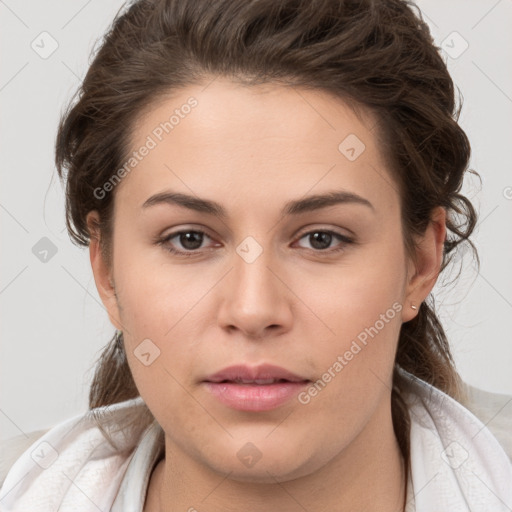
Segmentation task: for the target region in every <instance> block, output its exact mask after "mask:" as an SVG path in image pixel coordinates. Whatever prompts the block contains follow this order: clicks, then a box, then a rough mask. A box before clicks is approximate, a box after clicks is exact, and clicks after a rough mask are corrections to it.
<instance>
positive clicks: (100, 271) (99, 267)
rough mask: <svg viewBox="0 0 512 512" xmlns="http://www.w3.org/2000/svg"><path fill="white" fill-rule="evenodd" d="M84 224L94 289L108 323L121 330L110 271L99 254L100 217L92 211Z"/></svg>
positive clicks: (95, 211)
mask: <svg viewBox="0 0 512 512" xmlns="http://www.w3.org/2000/svg"><path fill="white" fill-rule="evenodd" d="M86 222H87V228H88V230H89V234H90V243H89V257H90V259H91V267H92V272H93V274H94V281H95V283H96V288H97V290H98V293H99V295H100V298H101V301H102V302H103V305H104V306H105V309H106V310H107V313H108V316H109V318H110V321H111V322H112V324H113V325H114V326H115V327H116V328H117V329H120V330H122V325H121V321H120V315H119V305H118V302H117V297H116V293H115V285H114V282H113V276H112V269H110V268H108V266H107V264H106V262H105V260H104V258H103V254H102V252H101V247H100V236H101V232H100V229H99V225H100V224H99V223H100V217H99V214H98V212H97V210H93V211H91V212H89V213H88V214H87V218H86Z"/></svg>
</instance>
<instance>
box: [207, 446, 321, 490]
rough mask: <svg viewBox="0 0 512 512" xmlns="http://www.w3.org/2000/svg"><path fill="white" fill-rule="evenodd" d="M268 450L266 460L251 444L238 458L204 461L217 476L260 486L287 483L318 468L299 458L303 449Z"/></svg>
mask: <svg viewBox="0 0 512 512" xmlns="http://www.w3.org/2000/svg"><path fill="white" fill-rule="evenodd" d="M267 451H268V452H269V455H267V456H266V457H265V455H264V453H261V452H259V453H258V452H257V451H256V449H255V447H254V446H250V445H249V443H248V444H247V445H245V446H244V447H243V448H242V449H241V450H238V452H237V455H236V456H235V457H234V458H228V459H226V458H225V457H219V458H215V459H214V460H204V461H203V463H204V464H205V465H208V466H210V468H211V469H213V470H214V471H215V472H217V473H220V474H222V475H229V479H230V480H235V481H238V482H251V483H259V484H275V483H276V482H287V481H290V480H294V479H296V478H299V477H302V476H306V475H308V474H310V473H312V472H314V471H315V470H317V469H318V467H313V466H314V463H313V461H309V460H303V459H300V460H299V459H298V453H300V450H293V451H292V452H291V453H285V452H283V451H281V452H280V451H279V450H277V449H274V450H269V449H267ZM252 452H253V453H252ZM224 453H225V452H224ZM251 458H252V459H251Z"/></svg>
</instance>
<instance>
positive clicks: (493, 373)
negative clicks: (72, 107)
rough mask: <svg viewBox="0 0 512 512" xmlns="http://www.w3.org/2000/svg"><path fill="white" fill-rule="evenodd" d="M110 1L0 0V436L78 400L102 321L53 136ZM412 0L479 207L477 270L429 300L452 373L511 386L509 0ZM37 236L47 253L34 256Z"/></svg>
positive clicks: (51, 417) (51, 418) (496, 387)
mask: <svg viewBox="0 0 512 512" xmlns="http://www.w3.org/2000/svg"><path fill="white" fill-rule="evenodd" d="M122 3H123V2H121V1H114V0H109V1H106V0H89V1H70V0H65V1H64V0H52V1H44V2H43V1H30V2H29V1H23V2H22V1H21V0H17V1H16V0H5V1H1V0H0V16H1V18H0V19H1V21H0V23H1V26H0V38H1V48H2V66H1V70H0V101H1V109H2V122H1V126H0V130H1V134H0V140H1V141H2V146H1V153H0V154H1V167H0V168H1V180H2V186H1V188H0V223H1V235H2V242H1V243H2V246H1V247H2V250H1V257H2V262H1V266H0V268H1V274H0V307H1V316H2V318H1V324H0V329H1V345H0V365H1V368H0V435H1V437H2V438H5V437H10V436H13V435H17V434H20V433H23V432H28V431H31V430H35V429H39V428H47V427H50V426H52V425H54V424H55V423H57V422H58V421H61V420H64V419H65V418H68V417H70V416H72V415H75V414H78V413H80V412H83V411H85V410H86V407H87V393H88V385H89V382H90V379H91V377H92V368H93V365H94V361H95V359H96V358H97V357H98V355H99V353H100V351H101V348H102V347H103V346H104V344H105V343H106V342H107V341H108V339H109V338H110V337H111V335H112V334H113V332H114V327H113V326H112V325H111V324H110V322H109V320H108V317H107V315H106V312H105V310H104V308H103V306H102V304H101V301H100V299H99V296H98V294H97V291H96V287H95V284H94V280H93V277H92V272H91V268H90V262H89V253H88V250H86V249H79V248H77V247H75V246H74V245H72V243H71V242H70V240H69V238H68V235H67V232H66V230H65V221H64V195H63V189H62V186H61V184H60V182H59V180H58V177H57V175H56V173H55V168H54V165H53V145H54V138H55V133H56V127H57V122H58V118H59V114H60V112H61V111H62V109H63V108H64V105H65V104H66V103H67V101H68V100H69V98H70V97H71V95H72V93H73V92H74V91H75V90H76V88H77V87H78V84H79V81H80V79H81V77H83V76H84V73H85V70H86V68H87V64H88V62H89V55H90V52H91V50H92V48H93V46H94V44H95V42H96V40H97V38H98V37H100V36H101V35H102V34H103V33H104V31H105V29H106V28H107V26H108V25H109V23H110V22H111V20H112V19H113V17H114V15H115V13H116V12H117V10H118V9H119V7H120V6H121V5H122ZM418 5H419V6H420V8H421V10H422V12H423V14H424V16H425V19H426V20H427V22H428V23H429V25H430V27H431V29H432V31H433V36H434V38H435V40H436V44H437V45H439V46H442V47H443V48H444V50H443V54H444V56H445V60H446V61H447V63H448V67H449V70H450V72H451V74H452V77H453V79H454V81H455V83H456V85H457V86H458V88H459V89H460V91H461V93H462V96H463V99H464V103H463V105H464V106H463V110H462V116H461V121H460V122H461V124H462V126H463V128H464V129H465V130H466V132H467V134H468V136H469V139H470V141H471V144H472V149H473V156H472V160H471V167H472V168H475V169H476V170H477V171H478V172H479V173H480V174H481V176H482V180H483V186H482V188H481V190H480V187H479V183H478V181H477V180H475V179H474V178H472V179H469V180H468V181H467V182H466V183H465V186H464V192H466V193H467V194H468V195H469V196H470V197H471V198H472V199H473V201H474V204H475V206H476V208H477V209H478V211H479V213H480V220H479V227H478V229H477V232H476V234H475V237H474V241H475V243H476V245H477V248H478V249H479V251H480V256H481V260H482V266H481V271H480V273H477V272H476V271H475V269H474V267H473V265H472V262H471V259H470V258H467V259H466V260H465V263H464V272H463V274H462V276H461V279H460V281H459V283H458V286H457V287H456V290H457V291H454V290H452V291H450V292H449V293H447V292H444V291H442V290H441V289H440V286H436V289H435V292H436V293H437V295H436V296H437V297H438V298H437V303H438V305H439V307H440V309H441V318H442V319H443V320H444V325H445V328H446V330H447V332H448V335H449V338H450V340H451V344H452V347H453V350H454V354H455V357H456V361H457V364H458V367H459V371H460V372H461V374H462V376H463V377H464V379H465V380H466V381H467V382H469V383H471V384H473V385H475V386H478V387H481V388H483V389H485V390H488V391H494V392H501V393H507V394H511V395H512V377H511V372H510V368H511V366H512V343H511V341H512V340H511V335H510V323H511V322H510V321H511V318H512V271H511V259H512V258H511V255H512V170H511V156H510V149H511V146H512V145H511V142H512V138H511V132H512V76H511V69H512V64H511V62H512V61H511V56H512V55H511V54H512V31H510V26H511V23H512V1H511V0H498V1H496V0H478V1H477V0H449V1H445V0H436V1H434V0H420V1H419V2H418ZM43 32H47V33H48V34H49V35H48V34H43V35H41V33H43ZM454 32H457V33H458V34H454ZM56 44H58V47H57V48H56V50H55V51H54V52H53V53H52V54H51V55H49V56H48V55H46V54H45V52H47V53H49V52H50V50H52V45H56ZM466 44H467V45H468V47H467V49H465V51H463V50H464V48H465V46H466ZM43 57H45V58H43ZM44 237H46V238H48V239H49V240H50V241H51V243H52V244H53V245H54V247H55V249H54V252H55V254H52V252H51V251H50V252H49V253H48V255H47V256H46V261H41V259H40V258H42V257H43V255H42V254H39V256H38V251H40V250H41V247H43V246H44V244H46V245H48V241H46V240H45V241H41V239H43V238H44ZM41 244H43V245H41ZM34 247H35V249H34ZM439 284H441V282H440V283H439ZM438 292H439V293H438Z"/></svg>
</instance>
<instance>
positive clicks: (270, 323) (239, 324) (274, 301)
mask: <svg viewBox="0 0 512 512" xmlns="http://www.w3.org/2000/svg"><path fill="white" fill-rule="evenodd" d="M233 266H234V268H233V269H232V270H231V272H229V274H228V275H227V276H226V279H225V282H224V286H223V287H222V292H221V293H222V297H221V305H220V308H219V313H218V322H219V324H220V326H221V327H222V328H223V329H226V330H230V331H233V332H235V331H240V332H241V333H243V334H244V336H245V337H247V338H252V339H262V338H265V337H268V336H271V335H274V336H275V335H278V334H282V333H284V332H286V331H287V330H289V329H290V328H291V325H292V301H293V293H291V291H290V289H289V287H288V286H287V285H286V280H287V279H286V276H285V275H281V274H283V272H280V270H279V268H280V267H279V265H278V264H277V263H276V261H275V260H274V261H272V258H271V257H270V254H269V253H268V251H264V252H263V253H262V254H260V256H259V257H258V258H257V259H256V260H255V261H253V262H248V261H246V260H244V259H243V258H242V257H241V256H239V255H238V254H237V253H235V254H234V256H233Z"/></svg>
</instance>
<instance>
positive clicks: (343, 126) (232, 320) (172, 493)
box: [88, 78, 446, 512]
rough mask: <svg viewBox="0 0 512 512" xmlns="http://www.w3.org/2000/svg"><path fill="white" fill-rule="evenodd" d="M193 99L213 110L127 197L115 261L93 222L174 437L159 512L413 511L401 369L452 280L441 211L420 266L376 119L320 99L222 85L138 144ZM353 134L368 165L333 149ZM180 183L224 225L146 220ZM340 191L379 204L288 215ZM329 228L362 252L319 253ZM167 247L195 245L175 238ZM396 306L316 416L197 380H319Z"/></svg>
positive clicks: (327, 391) (172, 141)
mask: <svg viewBox="0 0 512 512" xmlns="http://www.w3.org/2000/svg"><path fill="white" fill-rule="evenodd" d="M190 96H194V97H195V98H196V99H197V101H198V105H197V106H196V107H195V108H194V109H193V110H192V111H191V113H190V114H189V115H188V116H186V117H185V118H184V119H181V120H180V123H179V124H178V125H177V126H176V127H175V128H174V129H173V131H172V132H171V133H169V134H168V135H166V136H165V137H164V138H163V140H162V141H161V142H159V144H158V145H157V147H155V148H154V149H152V150H151V151H150V152H149V154H148V155H147V156H146V157H145V158H144V159H143V160H142V161H141V162H140V163H138V165H137V167H136V168H134V169H133V170H132V171H131V172H130V173H129V174H128V175H126V176H125V177H124V178H123V180H122V182H121V183H120V184H119V185H117V188H116V190H115V194H116V195H115V223H114V236H113V265H112V266H111V267H107V265H106V264H105V261H104V260H103V258H102V256H101V252H100V250H99V239H100V236H101V234H100V233H98V232H94V226H93V223H92V221H93V220H94V218H96V219H97V212H91V213H90V214H89V216H88V224H89V227H90V229H91V232H92V233H93V235H94V237H95V238H93V239H92V241H91V244H90V258H91V265H92V269H93V273H94V278H95V282H96V286H97V288H98V291H99V294H100V296H101V299H102V301H103V303H104V305H105V308H106V309H107V311H108V314H109V317H110V319H111V321H112V323H113V324H114V325H115V326H116V327H117V328H119V329H122V330H123V332H124V339H125V345H126V351H127V357H128V361H129V364H130V368H131V370H132V373H133V376H134V379H135V382H136V384H137V387H138V389H139V391H140V394H141V396H142V397H143V399H144V400H145V402H146V403H147V405H148V407H149V408H150V410H151V411H152V413H153V415H154V416H155V418H156V419H157V421H158V422H159V424H160V425H161V426H162V428H163V430H164V432H165V444H166V446H165V459H164V460H162V461H161V463H159V464H158V465H157V467H156V469H155V470H154V471H153V473H152V476H151V480H150V484H149V490H148V494H147V499H146V503H145V508H144V511H145V512H152V511H157V510H160V511H164V510H165V511H178V510H180V511H185V510H189V509H190V508H191V507H194V508H195V509H196V510H200V511H203V510H207V511H208V512H220V511H223V512H226V511H239V510H240V508H241V507H242V506H243V509H244V510H247V511H252V512H256V511H258V512H259V511H261V512H268V511H269V510H280V511H290V512H291V511H299V510H300V511H303V510H304V509H305V510H308V511H324V510H325V511H327V510H340V511H341V510H350V511H352V512H356V511H368V510H379V512H386V511H393V512H397V511H399V510H402V506H403V499H404V479H405V476H404V474H403V467H402V457H401V454H400V450H399V448H398V445H397V441H396V438H395V435H394V432H393V427H392V419H391V398H390V397H391V382H392V371H393V360H394V355H395V351H396V346H397V342H398V335H399V330H400V326H401V324H402V323H403V322H407V321H409V320H411V319H412V318H413V317H414V316H415V315H416V314H417V311H415V310H414V309H412V308H411V307H410V306H411V304H415V305H417V306H419V304H420V303H421V302H422V301H423V300H424V299H425V298H426V297H427V295H428V294H429V292H430V291H431V289H432V288H433V286H434V284H435V281H436V279H437V275H438V272H439V268H440V264H441V260H442V247H443V241H444V239H445V235H446V228H445V220H446V219H445V210H444V209H442V208H437V209H435V210H434V211H433V214H432V222H431V223H430V225H429V227H428V229H427V231H426V233H425V236H424V237H423V238H422V239H418V240H417V243H418V248H417V252H416V262H415V263H413V260H412V259H411V258H409V257H408V256H407V255H406V252H405V248H404V244H403V237H402V227H401V221H400V201H399V196H398V192H397V186H396V184H395V183H394V182H393V180H392V178H391V175H390V173H389V171H388V170H387V169H386V168H385V165H384V163H383V162H384V160H383V157H382V155H381V152H380V150H379V147H378V145H377V140H376V136H375V133H374V132H372V128H373V127H374V126H375V119H373V118H372V116H371V115H370V113H368V112H367V113H365V115H364V116H362V117H361V118H359V117H358V116H356V115H355V114H354V112H353V111H352V110H351V109H350V108H349V107H348V106H347V105H346V104H345V103H344V102H343V101H341V100H340V99H338V98H334V97H332V96H329V95H327V94H326V93H323V92H320V91H312V90H307V91H306V90H298V89H292V88H284V87H281V86H278V85H266V86H257V87H250V88H249V87H243V86H238V85H235V84H233V83H231V82H229V81H228V80H227V79H226V80H225V79H221V78H217V79H216V80H214V81H213V83H211V84H210V85H209V86H208V87H206V88H205V87H204V85H201V86H199V85H196V86H190V87H187V88H186V89H183V90H181V91H179V93H175V94H174V96H173V97H172V98H171V97H169V98H166V99H165V100H162V101H160V102H158V103H157V104H155V105H153V106H152V108H151V109H149V111H148V112H147V113H146V115H144V116H142V117H141V118H140V119H139V121H138V123H137V124H136V126H135V127H134V129H133V137H132V142H133V148H134V149H135V148H139V147H140V146H141V145H143V144H144V142H145V140H146V137H147V136H148V134H151V133H152V130H153V129H154V128H155V126H157V125H158V124H159V123H160V122H162V121H163V120H166V119H168V117H169V112H172V111H173V110H174V109H175V108H179V107H180V105H183V104H184V103H186V101H187V99H188V98H189V97H190ZM349 134H356V135H357V137H358V138H359V139H360V140H361V141H363V142H364V144H365V146H366V148H365V150H364V151H363V152H362V153H361V155H360V156H359V157H358V158H357V159H356V160H354V161H349V160H348V159H347V158H346V157H345V156H344V155H343V154H342V153H341V152H340V151H339V150H338V146H339V144H340V142H341V141H343V140H344V139H345V137H346V136H347V135H349ZM167 189H171V190H173V191H176V192H181V193H185V194H191V195H195V196H198V197H200V198H207V199H210V200H214V201H216V202H218V203H220V204H221V205H222V206H223V207H224V208H225V209H226V210H227V214H228V216H227V218H225V219H219V218H217V217H215V216H212V215H209V214H206V213H204V212H196V211H192V210H190V209H187V208H184V207H182V206H177V205H169V204H160V205H156V206H153V207H150V208H147V209H142V204H143V203H144V201H145V200H146V199H147V198H149V197H150V196H151V195H153V194H155V193H158V192H161V191H163V190H167ZM342 189H343V190H348V191H351V192H353V193H356V194H358V195H360V196H362V197H364V198H366V199H367V200H368V201H370V202H371V203H372V205H373V207H374V210H372V209H371V208H368V207H366V206H363V205H360V204H355V203H347V204H338V205H334V206H330V207H328V208H323V209H321V210H317V211H312V212H305V213H302V214H300V215H295V216H283V215H281V214H280V211H281V208H282V207H283V205H284V204H285V202H287V201H289V200H295V199H302V198H304V197H305V196H310V195H313V194H320V193H324V192H327V191H331V190H342ZM186 228H189V229H190V230H192V231H193V230H194V229H195V230H197V229H201V230H204V231H206V233H207V236H204V238H203V242H202V244H201V246H200V248H199V249H196V250H195V252H196V256H194V257H190V258H185V257H180V256H176V255H174V254H171V253H170V252H168V251H167V250H166V249H165V248H164V247H163V246H162V245H158V244H157V243H155V241H154V239H156V238H158V237H161V238H163V237H165V236H166V235H168V234H171V233H173V232H176V231H178V230H180V229H186ZM325 230H333V231H336V232H337V233H339V234H342V235H345V236H350V235H351V234H353V238H354V239H355V240H356V243H354V244H346V243H344V242H342V241H340V240H339V239H337V238H336V237H333V238H332V239H331V241H330V242H329V240H327V242H325V246H327V249H319V248H318V245H317V246H315V245H314V240H313V239H312V236H311V232H313V233H314V232H317V231H320V232H322V231H325ZM349 230H350V231H349ZM351 232H352V233H351ZM307 233H309V234H310V235H309V236H306V234H307ZM248 236H251V237H253V238H254V239H255V240H256V241H257V243H258V244H259V245H260V247H261V248H262V250H263V252H262V253H261V254H260V255H259V257H257V258H256V260H255V261H254V262H252V263H248V262H247V261H245V260H244V259H243V258H242V257H241V256H240V255H239V254H238V253H237V251H236V248H237V247H238V246H239V245H240V244H241V242H242V241H243V240H244V239H245V238H246V237H248ZM167 243H168V245H171V246H173V247H175V248H176V249H179V250H182V251H186V250H187V247H188V248H190V247H191V245H188V246H185V244H186V240H185V243H184V241H183V238H181V239H180V237H175V238H173V239H172V241H169V242H167ZM339 247H342V250H341V251H339V252H332V251H331V253H330V255H329V254H327V253H328V251H329V249H334V248H339ZM189 252H190V249H189ZM192 252H194V251H192ZM394 303H398V304H400V305H402V310H401V311H400V312H398V313H396V315H395V316H394V318H392V319H389V320H388V322H387V323H385V326H384V328H382V329H381V330H379V332H378V334H377V335H375V336H374V337H373V338H370V340H369V342H368V344H367V345H366V346H364V348H363V349H362V350H361V351H360V352H359V353H358V354H357V355H355V356H354V357H353V359H352V360H350V361H349V362H348V364H346V366H344V367H343V369H342V371H340V372H339V373H338V374H336V377H335V378H333V379H332V380H331V381H330V382H329V383H328V384H327V385H326V386H325V388H324V389H323V390H322V391H321V392H319V393H318V394H317V395H316V396H315V397H312V398H311V401H310V402H309V403H308V404H306V405H305V404H301V403H300V402H299V401H298V400H295V399H292V400H291V401H290V402H288V403H286V404H285V405H283V406H280V407H278V408H277V409H274V410H271V411H266V412H256V413H255V412H243V411H236V410H233V409H230V408H228V407H227V406H225V405H223V404H221V403H220V402H218V401H217V400H216V399H215V398H213V397H212V396H211V395H210V394H209V393H208V392H207V391H206V390H205V389H204V386H203V385H202V384H201V381H202V380H203V379H204V378H206V377H207V376H208V375H210V374H212V373H214V372H217V371H219V370H221V369H222V368H225V367H226V366H230V365H232V364H235V363H240V362H245V363H247V364H251V365H256V364H261V363H271V364H275V365H278V366H282V367H284V368H286V369H288V370H290V371H292V372H294V373H296V374H298V375H301V376H303V377H305V378H308V379H310V380H312V381H316V380H318V379H320V378H321V377H322V375H323V374H324V373H325V372H326V371H327V369H328V368H329V367H332V366H333V363H334V362H335V361H336V360H337V357H338V356H339V355H343V354H344V353H345V352H346V351H347V350H348V349H349V348H350V345H351V342H352V341H353V340H354V339H356V337H357V336H358V334H359V333H361V332H362V331H364V330H365V328H369V327H370V326H374V325H375V323H376V321H377V320H378V319H379V318H381V317H380V315H382V314H386V311H387V310H389V309H390V308H391V307H392V305H393V304H394ZM146 338H149V339H150V340H152V342H153V343H154V344H155V345H156V346H157V347H158V348H159V350H160V356H159V357H158V358H156V359H155V360H154V362H153V363H152V364H150V365H149V366H145V365H144V364H142V363H141V361H140V360H139V359H138V358H137V357H136V356H135V355H134V350H135V349H136V347H137V346H138V345H139V344H140V343H141V341H142V340H144V339H146ZM247 442H251V443H252V444H253V445H255V446H256V447H257V449H258V451H259V452H260V453H261V458H260V459H259V461H258V462H257V463H256V464H254V465H253V466H252V467H246V466H245V465H244V464H242V463H241V461H240V460H239V458H238V457H237V452H238V451H239V450H240V449H241V448H242V447H243V446H244V445H245V444H246V443H247Z"/></svg>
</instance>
